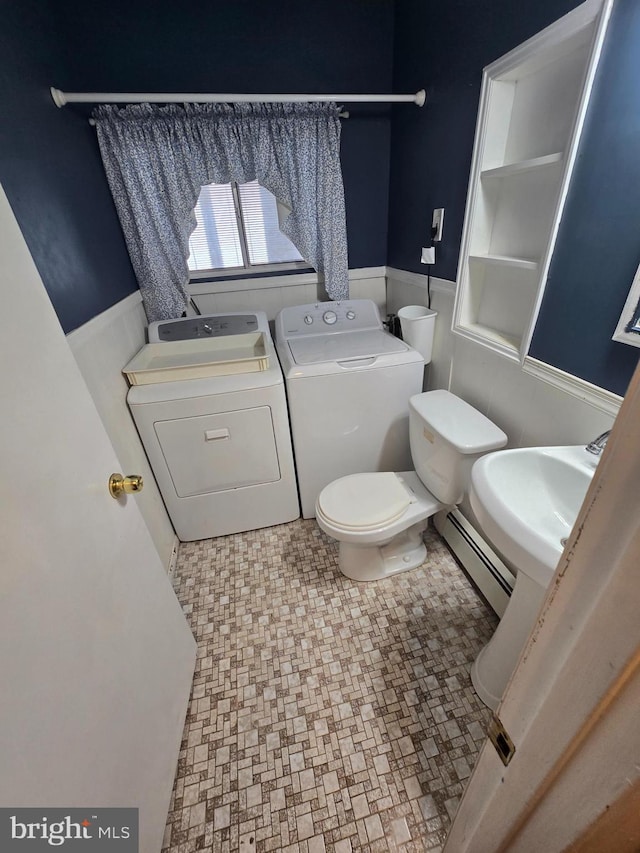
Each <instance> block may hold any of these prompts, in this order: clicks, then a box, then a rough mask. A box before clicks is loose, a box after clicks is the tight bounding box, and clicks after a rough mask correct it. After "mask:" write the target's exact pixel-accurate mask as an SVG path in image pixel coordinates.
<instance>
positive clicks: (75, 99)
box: [51, 86, 427, 107]
mask: <svg viewBox="0 0 640 853" xmlns="http://www.w3.org/2000/svg"><path fill="white" fill-rule="evenodd" d="M426 96H427V93H426V92H425V90H424V89H420V91H419V92H416V93H415V95H207V94H194V93H193V92H191V93H185V92H180V93H168V92H161V93H158V94H153V93H149V92H137V93H131V92H129V93H127V92H124V93H123V92H120V93H115V92H62V91H60V89H55V88H54V87H53V86H52V87H51V97H52V98H53V102H54V104H55V105H56V106H57V107H64V106H65V104H184V103H191V104H193V103H196V104H228V103H236V104H239V103H261V104H265V103H269V104H280V103H307V102H309V101H344V102H346V103H354V104H355V103H367V104H383V103H393V104H399V103H410V104H417V105H418V106H419V107H421V106H423V105H424V102H425V100H426Z"/></svg>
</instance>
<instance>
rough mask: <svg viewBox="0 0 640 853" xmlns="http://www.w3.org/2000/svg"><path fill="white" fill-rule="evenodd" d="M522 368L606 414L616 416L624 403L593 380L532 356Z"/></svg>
mask: <svg viewBox="0 0 640 853" xmlns="http://www.w3.org/2000/svg"><path fill="white" fill-rule="evenodd" d="M522 369H523V371H524V372H525V373H529V374H530V375H531V376H535V377H536V379H541V380H542V381H543V382H546V383H547V384H548V385H553V386H554V387H555V388H559V389H560V391H564V393H565V394H570V395H571V396H572V397H576V398H577V399H578V400H583V401H584V402H585V403H588V404H589V405H590V406H593V407H594V408H595V409H598V410H599V411H601V412H604V413H605V414H606V415H611V417H613V418H615V416H616V415H617V414H618V409H619V408H620V405H621V404H622V399H623V398H622V397H620V396H619V395H618V394H614V393H613V392H612V391H607V390H606V389H605V388H600V387H598V386H597V385H593V384H592V383H591V382H587V381H586V379H580V378H579V377H578V376H573V375H572V374H571V373H565V372H564V370H560V369H559V368H557V367H552V366H551V365H550V364H545V363H544V362H543V361H538V359H537V358H531V356H527V357H526V358H525V360H524V363H523V365H522Z"/></svg>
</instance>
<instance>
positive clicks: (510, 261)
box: [469, 255, 538, 271]
mask: <svg viewBox="0 0 640 853" xmlns="http://www.w3.org/2000/svg"><path fill="white" fill-rule="evenodd" d="M469 260H470V261H481V262H482V263H485V264H492V265H493V266H497V267H513V268H514V269H519V270H532V271H535V270H537V269H538V262H537V261H532V260H529V258H511V257H509V256H507V255H469Z"/></svg>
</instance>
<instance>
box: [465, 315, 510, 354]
mask: <svg viewBox="0 0 640 853" xmlns="http://www.w3.org/2000/svg"><path fill="white" fill-rule="evenodd" d="M458 328H459V331H461V332H468V333H469V335H470V336H471V337H473V338H474V339H476V340H477V339H480V340H481V341H483V342H485V341H487V342H490V343H492V344H494V345H496V346H497V347H499V348H500V349H502V350H504V351H506V352H507V354H511V355H513V356H514V357H516V358H519V354H520V344H521V340H520V338H517V337H515V335H507V334H505V333H504V332H499V331H498V330H497V329H491V328H490V327H489V326H483V325H482V324H481V323H469V324H468V325H466V326H459V327H458Z"/></svg>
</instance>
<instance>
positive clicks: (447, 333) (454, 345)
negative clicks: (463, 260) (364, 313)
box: [387, 268, 621, 447]
mask: <svg viewBox="0 0 640 853" xmlns="http://www.w3.org/2000/svg"><path fill="white" fill-rule="evenodd" d="M426 284H427V277H426V275H418V274H416V273H407V272H405V271H403V270H396V269H392V268H388V270H387V304H388V310H389V311H393V312H397V310H398V308H400V307H402V306H403V305H408V304H420V305H426V296H427V290H426ZM431 294H432V299H431V307H432V308H434V309H435V310H436V311H438V317H437V319H436V334H435V339H434V350H433V361H432V364H431V367H430V371H429V379H428V387H429V388H430V389H432V388H448V389H449V390H450V391H452V392H453V393H454V394H458V395H459V396H460V397H462V398H463V399H465V400H466V401H467V402H468V403H470V404H471V405H472V406H475V407H476V408H477V409H479V411H481V412H483V414H485V415H487V417H489V418H491V420H493V421H494V422H495V423H497V424H498V426H500V427H501V428H502V429H503V430H504V431H505V432H506V433H507V435H508V436H509V447H530V446H536V445H556V444H587V443H588V442H589V441H591V439H593V438H595V437H596V436H597V435H598V434H599V433H601V432H604V430H607V429H610V428H611V425H612V423H613V421H614V419H615V414H616V412H617V408H618V406H619V404H620V402H621V398H618V397H616V395H615V394H610V393H609V392H606V391H602V389H597V388H594V386H592V385H590V384H589V383H588V382H584V381H583V380H580V379H577V378H576V377H570V376H569V375H568V374H565V373H563V372H562V371H560V370H557V369H554V368H551V369H549V370H546V371H542V370H539V371H538V372H537V373H535V374H534V373H532V372H531V366H530V365H528V366H527V369H526V370H523V368H522V367H521V366H520V364H518V362H515V361H512V360H510V359H506V358H503V357H501V356H500V355H499V354H498V353H495V352H493V351H491V350H489V349H487V348H486V347H483V346H481V345H479V344H476V343H474V342H473V341H469V340H467V339H465V338H462V337H460V336H458V335H454V334H453V332H452V331H451V318H452V316H453V302H454V297H455V282H447V281H444V280H442V279H433V278H432V280H431Z"/></svg>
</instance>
